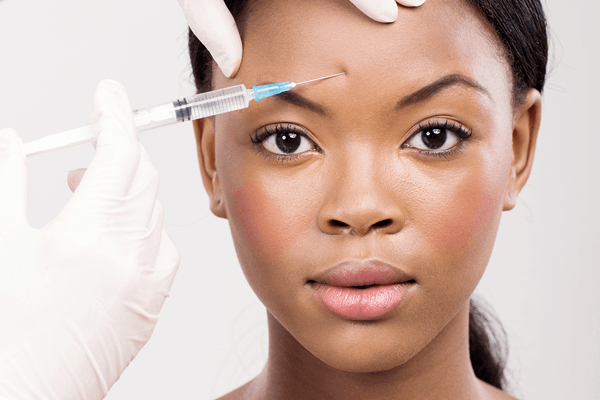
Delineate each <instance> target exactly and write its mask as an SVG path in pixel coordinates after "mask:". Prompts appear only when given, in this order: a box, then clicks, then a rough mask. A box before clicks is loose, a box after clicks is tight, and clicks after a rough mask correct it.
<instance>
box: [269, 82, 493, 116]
mask: <svg viewBox="0 0 600 400" xmlns="http://www.w3.org/2000/svg"><path fill="white" fill-rule="evenodd" d="M451 86H466V87H470V88H473V89H475V90H477V91H479V92H481V93H483V94H485V95H486V96H487V97H489V98H490V99H491V100H492V101H493V99H492V96H491V95H490V93H489V92H488V91H487V89H486V88H484V87H483V86H481V85H480V84H479V83H477V82H476V81H475V80H473V79H471V78H469V77H466V76H464V75H462V74H452V75H446V76H444V77H442V78H440V79H438V80H437V81H435V82H433V83H431V84H429V85H427V86H425V87H423V88H421V89H419V90H417V91H416V92H413V93H411V94H409V95H407V96H405V97H403V98H402V99H400V101H398V103H397V104H396V110H401V109H403V108H406V107H408V106H412V105H414V104H417V103H421V102H424V101H426V100H428V99H430V98H431V97H433V96H434V95H436V94H438V93H439V92H441V91H442V90H444V89H446V88H448V87H451ZM274 97H277V98H278V99H279V100H283V101H285V102H286V103H289V104H292V105H294V106H297V107H301V108H305V109H307V110H310V111H312V112H314V113H316V114H319V115H322V116H324V117H326V116H329V115H330V114H331V113H330V111H329V110H328V109H327V108H325V107H323V106H322V105H320V104H318V103H315V102H313V101H311V100H309V99H307V98H306V97H304V96H302V95H300V94H298V93H296V92H289V91H288V92H283V93H279V94H277V95H275V96H274Z"/></svg>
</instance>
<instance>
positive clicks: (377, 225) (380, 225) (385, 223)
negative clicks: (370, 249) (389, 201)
mask: <svg viewBox="0 0 600 400" xmlns="http://www.w3.org/2000/svg"><path fill="white" fill-rule="evenodd" d="M391 224H392V220H391V219H389V218H388V219H384V220H381V221H379V222H377V223H375V224H373V228H385V227H386V226H390V225H391Z"/></svg>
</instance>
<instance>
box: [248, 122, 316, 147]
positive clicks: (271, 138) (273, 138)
mask: <svg viewBox="0 0 600 400" xmlns="http://www.w3.org/2000/svg"><path fill="white" fill-rule="evenodd" d="M251 140H252V143H255V144H259V145H260V146H262V147H263V148H264V149H265V150H267V151H269V152H271V153H274V154H279V155H286V154H290V155H297V154H301V153H304V152H307V151H311V150H313V151H314V150H317V146H316V145H315V143H314V142H313V141H312V140H310V139H309V138H308V137H307V135H306V133H304V132H303V130H302V129H301V128H299V127H297V126H294V125H291V124H285V125H284V124H277V125H275V126H267V127H263V128H261V129H259V130H258V131H256V133H255V134H254V137H253V138H251Z"/></svg>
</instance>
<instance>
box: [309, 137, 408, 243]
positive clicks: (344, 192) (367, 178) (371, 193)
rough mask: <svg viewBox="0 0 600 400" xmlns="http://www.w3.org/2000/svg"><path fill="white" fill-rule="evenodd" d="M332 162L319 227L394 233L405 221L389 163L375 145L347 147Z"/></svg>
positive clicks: (333, 230) (333, 231)
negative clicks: (392, 180) (341, 155)
mask: <svg viewBox="0 0 600 400" xmlns="http://www.w3.org/2000/svg"><path fill="white" fill-rule="evenodd" d="M344 155H345V156H344V157H340V158H339V159H338V160H335V161H332V163H333V164H332V166H331V168H332V169H333V171H331V172H332V175H331V178H330V184H329V185H328V187H329V190H328V193H327V194H326V198H325V201H324V203H323V206H322V208H321V210H320V213H319V226H320V227H321V230H322V231H324V232H326V233H329V234H341V233H351V234H355V235H359V236H362V235H366V234H368V233H369V232H371V231H378V232H382V233H396V232H398V231H399V230H400V229H401V228H402V226H403V223H404V218H403V213H402V210H401V206H400V204H399V202H398V198H397V196H396V194H395V193H394V191H393V187H394V185H393V182H391V177H392V176H393V174H392V171H391V166H390V165H389V163H388V162H387V161H386V158H385V157H384V155H383V154H381V153H380V152H378V151H377V150H376V149H374V148H369V147H367V146H363V147H361V148H355V149H347V150H346V151H345V152H344Z"/></svg>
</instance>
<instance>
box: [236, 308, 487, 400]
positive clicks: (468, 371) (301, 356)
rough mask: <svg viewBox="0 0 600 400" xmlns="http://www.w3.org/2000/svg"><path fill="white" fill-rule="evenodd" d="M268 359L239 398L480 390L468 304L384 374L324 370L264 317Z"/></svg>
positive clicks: (444, 394) (426, 395)
mask: <svg viewBox="0 0 600 400" xmlns="http://www.w3.org/2000/svg"><path fill="white" fill-rule="evenodd" d="M268 321H269V358H268V361H267V364H266V366H265V369H264V370H263V372H262V373H261V374H260V375H259V376H258V377H257V378H256V379H255V380H253V381H252V382H250V383H249V384H248V385H247V386H246V390H247V394H248V395H250V396H248V397H245V398H267V399H270V400H279V399H281V400H283V399H285V400H301V399H327V400H337V399H340V400H341V399H343V400H354V399H371V400H377V399H390V398H393V399H398V400H412V399H419V400H426V399H440V398H447V399H455V398H456V399H465V400H470V399H478V400H481V399H482V398H485V390H484V385H483V384H482V382H481V381H479V380H478V379H477V378H476V377H475V374H474V372H473V369H472V367H471V361H470V357H469V337H468V329H469V303H468V302H467V304H466V306H465V307H463V309H461V310H460V311H459V312H458V313H457V315H456V316H455V317H454V318H453V319H452V320H451V321H450V322H449V323H448V324H447V325H446V326H445V327H444V328H443V329H442V331H440V333H439V334H438V335H437V336H436V337H435V338H434V339H433V340H432V341H431V342H430V343H429V344H428V345H427V346H426V347H425V348H423V349H422V350H421V351H420V352H419V353H417V354H416V355H415V356H414V357H413V358H411V359H410V360H409V361H408V362H406V363H404V364H402V365H399V366H397V367H395V368H393V369H391V370H388V371H379V372H370V373H353V372H345V371H341V370H338V369H335V368H332V367H330V366H329V365H327V364H325V363H324V362H322V361H321V360H319V359H318V358H316V357H315V356H314V355H312V354H311V353H310V352H309V351H308V350H307V349H306V348H304V347H303V346H302V345H301V344H300V343H299V342H298V341H297V340H296V339H294V337H293V336H292V335H290V333H289V332H288V331H287V330H286V329H285V328H284V327H283V326H281V324H280V323H279V322H278V321H277V320H276V319H275V318H274V317H273V316H272V315H270V314H269V315H268Z"/></svg>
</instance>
